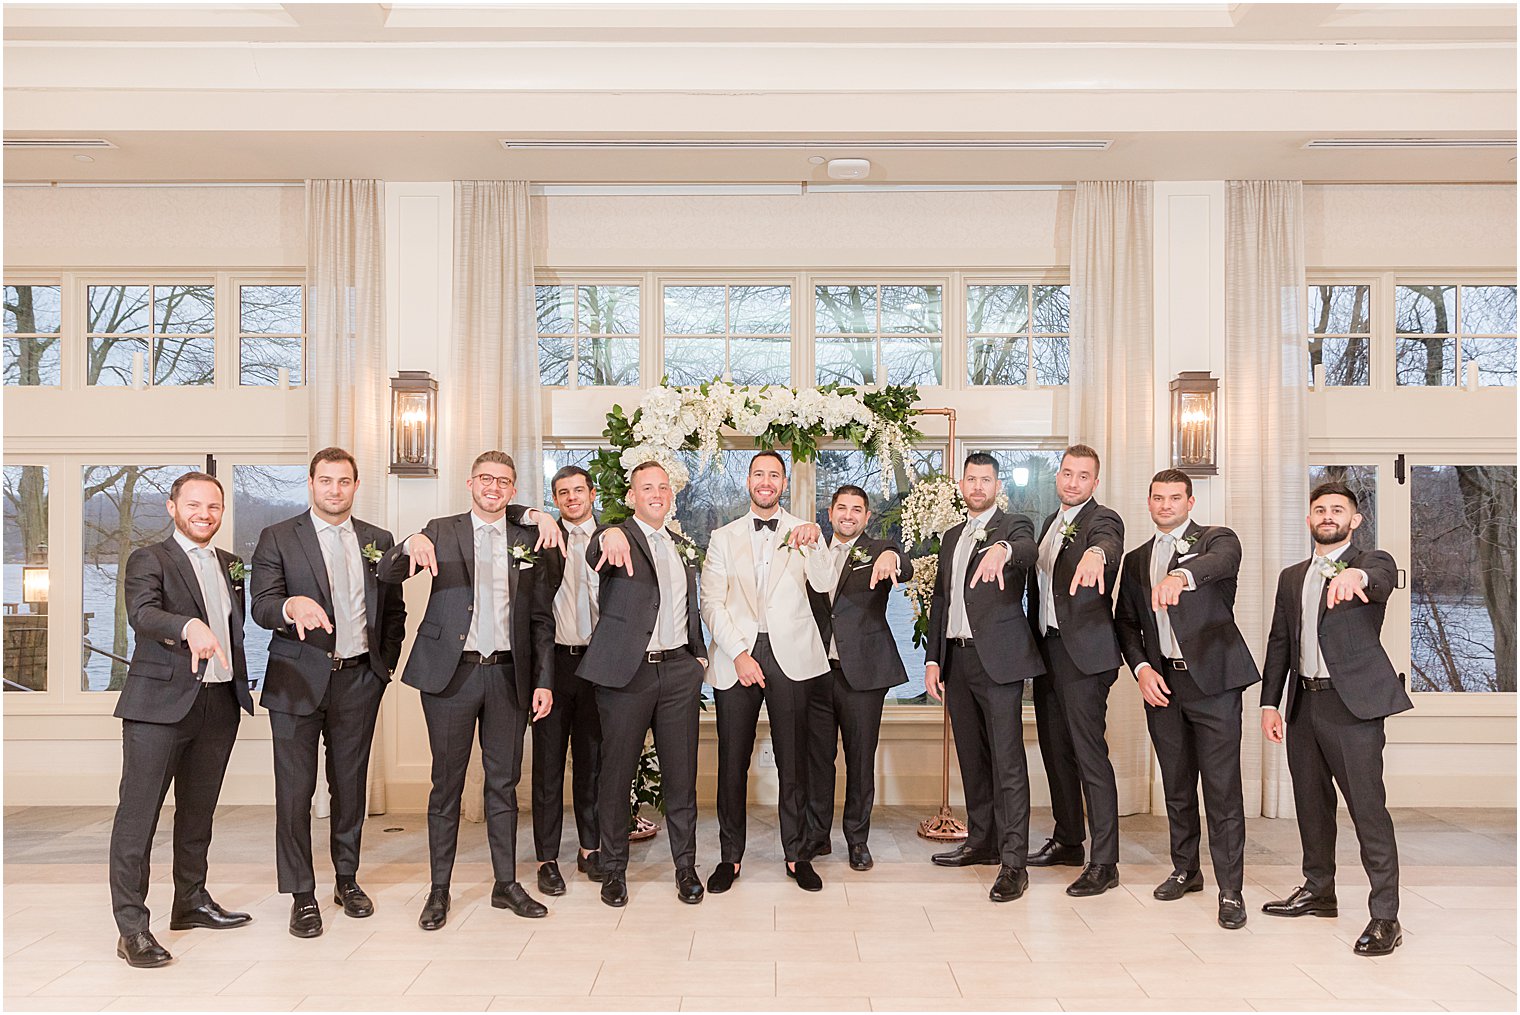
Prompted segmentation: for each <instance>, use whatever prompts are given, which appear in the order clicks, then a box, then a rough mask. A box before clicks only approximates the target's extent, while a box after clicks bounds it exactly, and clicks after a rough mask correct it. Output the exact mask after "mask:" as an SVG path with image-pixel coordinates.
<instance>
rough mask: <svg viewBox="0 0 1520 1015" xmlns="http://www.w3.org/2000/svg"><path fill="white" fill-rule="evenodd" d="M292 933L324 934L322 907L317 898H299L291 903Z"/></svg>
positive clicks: (303, 935)
mask: <svg viewBox="0 0 1520 1015" xmlns="http://www.w3.org/2000/svg"><path fill="white" fill-rule="evenodd" d="M290 933H291V935H292V936H294V937H320V936H321V935H322V909H321V907H320V906H318V905H317V900H316V899H310V900H305V901H303V900H301V899H297V900H296V901H294V902H292V903H291V904H290Z"/></svg>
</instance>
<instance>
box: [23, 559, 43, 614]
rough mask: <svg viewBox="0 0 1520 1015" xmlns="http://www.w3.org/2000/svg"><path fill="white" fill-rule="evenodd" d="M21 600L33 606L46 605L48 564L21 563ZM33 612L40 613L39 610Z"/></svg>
mask: <svg viewBox="0 0 1520 1015" xmlns="http://www.w3.org/2000/svg"><path fill="white" fill-rule="evenodd" d="M21 601H22V602H23V603H29V604H31V605H33V606H43V607H45V606H47V601H48V566H47V565H46V564H23V565H22V567H21ZM33 612H36V613H41V612H42V611H41V610H34V611H33Z"/></svg>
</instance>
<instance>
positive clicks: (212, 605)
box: [174, 527, 232, 684]
mask: <svg viewBox="0 0 1520 1015" xmlns="http://www.w3.org/2000/svg"><path fill="white" fill-rule="evenodd" d="M174 541H175V542H176V543H178V544H179V545H180V549H182V550H184V551H185V554H186V555H187V556H189V558H190V566H191V568H193V569H194V570H195V580H196V582H197V583H198V584H199V585H200V587H201V598H202V599H204V600H205V601H206V621H207V625H206V626H208V627H210V628H211V633H212V634H215V635H217V640H218V641H220V642H221V643H222V651H223V652H225V653H226V654H227V658H228V659H229V660H231V659H232V627H231V625H232V590H231V589H230V588H228V586H227V575H226V574H225V573H223V571H222V565H221V559H220V558H219V557H217V555H216V550H215V549H214V548H212V547H210V546H197V545H196V544H195V542H194V541H193V540H191V539H190V538H189V537H188V536H186V535H185V534H184V533H183V532H181V531H180V530H179V528H178V527H176V528H175V529H174ZM208 553H209V554H210V555H211V557H210V564H209V565H208V564H207V563H206V561H205V557H206V554H208ZM208 570H210V571H214V572H215V573H216V574H217V575H219V576H220V578H221V580H220V581H216V582H212V581H210V580H208V579H207V576H206V572H207V571H208ZM218 613H220V614H221V617H222V623H221V626H220V627H218V625H217V622H216V619H217V614H218ZM189 630H190V624H189V622H187V623H186V624H185V626H184V627H183V628H181V629H180V632H179V636H180V637H181V638H184V637H186V632H187V631H189ZM201 672H202V674H203V676H202V677H201V682H202V683H206V684H225V683H227V682H228V681H230V680H231V679H232V672H231V671H230V670H228V669H227V668H226V667H225V666H223V665H222V664H221V661H220V660H218V659H217V658H216V657H215V656H212V657H211V658H210V659H207V660H206V661H205V663H204V667H203V669H202V670H201Z"/></svg>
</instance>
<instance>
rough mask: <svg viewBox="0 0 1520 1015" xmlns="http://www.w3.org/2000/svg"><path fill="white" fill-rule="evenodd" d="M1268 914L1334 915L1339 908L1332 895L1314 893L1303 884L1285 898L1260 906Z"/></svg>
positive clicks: (1338, 911) (1337, 912)
mask: <svg viewBox="0 0 1520 1015" xmlns="http://www.w3.org/2000/svg"><path fill="white" fill-rule="evenodd" d="M1261 911H1262V912H1263V913H1266V914H1267V915H1268V916H1325V917H1330V916H1336V915H1338V914H1339V913H1340V909H1339V907H1338V905H1337V903H1336V901H1335V896H1333V895H1314V894H1312V893H1310V891H1309V889H1307V888H1305V887H1304V886H1303V885H1299V886H1298V887H1297V888H1295V889H1293V892H1292V894H1291V895H1289V896H1288V897H1287V898H1286V899H1276V900H1274V901H1272V902H1268V903H1267V904H1266V905H1264V906H1262V907H1261Z"/></svg>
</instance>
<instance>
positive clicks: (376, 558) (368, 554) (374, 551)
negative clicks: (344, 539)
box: [359, 539, 385, 564]
mask: <svg viewBox="0 0 1520 1015" xmlns="http://www.w3.org/2000/svg"><path fill="white" fill-rule="evenodd" d="M359 554H360V556H362V557H363V558H364V559H365V560H367V561H368V562H369V563H371V564H378V563H380V558H381V557H383V556H385V551H383V550H381V549H380V548H379V547H378V546H376V545H375V541H374V540H373V539H371V540H370V541H369V543H367V544H366V545H364V546H362V547H360V549H359Z"/></svg>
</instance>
